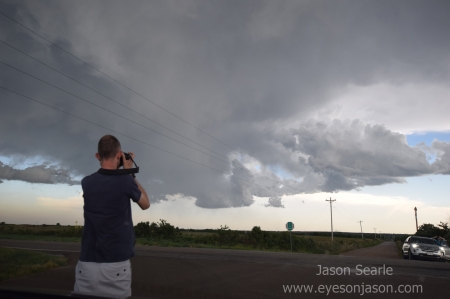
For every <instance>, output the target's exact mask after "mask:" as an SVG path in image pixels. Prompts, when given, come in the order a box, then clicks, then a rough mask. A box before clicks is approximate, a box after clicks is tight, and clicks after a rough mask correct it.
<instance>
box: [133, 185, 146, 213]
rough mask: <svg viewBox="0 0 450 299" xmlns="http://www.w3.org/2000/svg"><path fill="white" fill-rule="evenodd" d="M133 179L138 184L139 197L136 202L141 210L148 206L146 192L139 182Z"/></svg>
mask: <svg viewBox="0 0 450 299" xmlns="http://www.w3.org/2000/svg"><path fill="white" fill-rule="evenodd" d="M134 181H135V182H136V184H137V185H138V188H139V190H140V191H141V198H139V200H138V202H137V204H138V205H139V206H140V207H141V209H143V210H147V209H148V208H150V201H149V200H148V196H147V192H145V190H144V188H142V186H141V184H139V182H138V180H137V179H136V178H135V179H134Z"/></svg>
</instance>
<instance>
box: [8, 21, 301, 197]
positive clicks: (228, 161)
mask: <svg viewBox="0 0 450 299" xmlns="http://www.w3.org/2000/svg"><path fill="white" fill-rule="evenodd" d="M0 13H1V12H0ZM0 42H2V43H4V44H5V45H7V46H9V47H11V48H12V49H14V50H16V51H18V52H20V53H22V54H23V55H25V56H27V57H29V58H31V59H33V60H35V61H37V62H39V63H40V64H42V65H44V66H46V67H48V68H50V69H51V70H53V71H55V72H57V73H59V74H61V75H63V76H65V77H66V78H69V79H70V80H72V81H74V82H76V83H78V84H80V85H82V86H84V87H86V88H88V89H90V90H92V91H94V92H95V93H97V94H99V95H101V96H103V97H105V98H107V99H108V100H110V101H113V102H114V103H116V104H118V105H120V106H122V107H124V108H126V109H128V110H130V111H132V112H134V113H136V114H138V115H140V116H142V117H144V118H146V119H148V120H150V121H152V122H153V123H155V124H157V125H159V126H161V127H163V128H165V129H167V130H169V131H171V132H173V133H175V134H177V135H178V136H180V137H183V138H185V139H187V140H189V141H191V142H193V143H194V144H197V145H198V146H200V147H202V148H205V149H207V150H209V151H211V152H213V153H215V154H216V155H218V156H220V157H223V158H225V159H227V160H226V161H225V160H222V159H220V158H217V157H215V156H212V155H210V154H208V153H205V152H203V151H201V150H199V149H196V148H194V147H192V146H189V145H187V144H185V143H183V142H181V141H178V140H176V139H173V138H171V137H168V136H167V135H164V134H162V133H159V132H157V131H155V130H153V129H150V128H148V127H145V126H143V125H141V124H139V123H136V122H134V121H132V120H129V119H127V118H125V117H123V118H125V119H127V120H129V121H132V122H133V123H135V124H138V125H140V126H143V127H145V128H147V129H148V130H151V131H153V132H156V133H158V134H160V135H163V136H165V137H167V138H169V139H172V140H174V141H176V142H179V143H181V144H183V145H185V146H187V147H190V148H192V149H194V150H197V151H199V152H201V153H204V154H206V155H208V156H210V157H213V158H216V159H218V160H220V161H222V162H226V163H230V162H231V161H230V160H229V159H228V158H227V157H225V156H223V155H221V154H219V153H217V152H215V151H213V150H211V149H209V148H207V147H205V146H203V145H201V144H199V143H197V142H195V141H193V140H191V139H190V138H188V137H185V136H183V135H181V134H179V133H177V132H175V131H173V130H171V129H169V128H167V127H166V126H164V125H161V124H160V123H158V122H156V121H154V120H152V119H150V118H149V117H147V116H145V115H143V114H141V113H139V112H137V111H135V110H133V109H131V108H128V107H127V106H125V105H123V104H122V103H120V102H118V101H116V100H114V99H112V98H110V97H108V96H107V95H104V94H103V93H101V92H99V91H97V90H95V89H93V88H91V87H89V86H88V85H86V84H84V83H82V82H80V81H78V80H76V79H74V78H72V77H71V76H69V75H66V74H64V73H62V72H61V71H59V70H57V69H55V68H53V67H52V66H49V65H48V64H46V63H44V62H42V61H40V60H39V59H37V58H35V57H33V56H31V55H29V54H27V53H25V52H23V51H22V50H20V49H18V48H16V47H14V46H13V45H11V44H9V43H7V42H5V41H3V40H0ZM2 63H3V64H5V65H7V66H9V67H11V68H14V69H15V70H17V71H20V72H22V73H25V74H27V75H29V76H31V77H33V78H35V79H37V80H39V81H41V82H44V83H46V84H49V85H51V86H53V87H55V88H58V89H59V90H61V91H64V92H67V91H65V90H63V89H61V88H59V87H56V86H55V85H52V84H50V83H48V82H46V81H44V80H41V79H39V78H37V77H35V76H33V75H30V74H28V73H26V72H24V71H21V70H19V69H17V68H15V67H12V66H11V65H9V64H6V63H4V62H2ZM67 93H69V94H70V95H72V96H74V97H77V98H79V99H81V100H83V101H86V102H89V101H87V100H85V99H83V98H81V97H78V96H76V95H74V94H72V93H70V92H67ZM89 103H91V102H89ZM91 104H92V103H91ZM93 105H95V104H93ZM95 106H97V107H100V106H98V105H95ZM100 108H102V107H100ZM102 109H104V110H106V111H109V110H107V109H105V108H102ZM114 114H115V113H114ZM116 115H117V114H116ZM238 167H239V168H242V169H245V170H248V169H247V168H245V167H242V166H240V165H238ZM252 174H253V175H254V173H252ZM265 178H266V179H267V180H269V181H272V182H276V183H278V184H281V185H283V186H286V187H289V188H291V189H293V190H297V191H299V192H302V190H300V189H298V188H295V187H292V186H290V185H286V184H284V183H282V182H280V181H277V180H273V179H271V178H269V177H267V176H265Z"/></svg>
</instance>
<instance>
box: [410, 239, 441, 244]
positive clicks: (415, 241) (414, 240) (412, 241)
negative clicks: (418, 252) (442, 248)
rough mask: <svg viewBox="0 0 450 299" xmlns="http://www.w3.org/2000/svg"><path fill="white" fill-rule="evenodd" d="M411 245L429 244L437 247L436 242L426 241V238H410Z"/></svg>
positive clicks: (432, 240)
mask: <svg viewBox="0 0 450 299" xmlns="http://www.w3.org/2000/svg"><path fill="white" fill-rule="evenodd" d="M410 242H411V243H421V244H430V245H437V243H436V241H435V240H434V239H428V238H414V237H413V238H411V241H410Z"/></svg>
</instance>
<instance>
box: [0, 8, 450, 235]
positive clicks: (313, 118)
mask: <svg viewBox="0 0 450 299" xmlns="http://www.w3.org/2000/svg"><path fill="white" fill-rule="evenodd" d="M431 2H433V3H434V5H432V4H430V2H427V4H425V3H424V2H421V1H396V2H392V1H386V2H384V1H372V2H370V1H368V2H364V3H363V2H360V1H348V2H346V3H347V5H346V4H344V3H343V2H332V3H331V2H329V1H283V2H278V3H276V4H275V2H273V1H245V2H242V1H196V0H193V1H142V2H140V1H135V2H132V3H131V4H128V3H127V4H125V3H124V2H121V1H109V2H105V1H90V2H81V3H80V2H78V3H76V4H75V3H73V2H71V1H46V2H45V3H44V2H43V1H2V3H0V13H1V14H0V41H1V42H0V53H1V56H0V87H1V88H0V102H1V107H2V109H0V134H1V136H2V138H1V140H0V207H1V208H0V222H1V221H5V222H7V223H16V224H20V223H28V224H35V223H39V224H55V223H57V222H59V223H61V224H71V225H72V224H75V221H78V223H82V222H83V197H82V188H81V186H80V184H79V182H80V180H81V178H83V177H84V176H86V175H89V174H90V173H93V172H95V171H96V170H97V169H98V167H99V165H98V161H97V160H96V159H95V157H94V154H95V152H96V146H97V142H98V140H99V139H100V138H101V137H102V136H103V135H105V134H113V135H116V137H118V138H119V140H120V141H121V144H122V149H123V150H124V151H133V152H135V153H136V163H137V164H138V165H139V166H140V168H141V171H140V173H139V174H138V179H139V181H140V182H141V184H142V185H143V186H144V188H145V189H146V190H147V192H148V194H149V195H150V196H151V202H152V205H151V207H150V209H149V210H146V211H141V210H140V209H139V207H138V206H137V205H134V206H133V221H134V223H138V222H140V221H155V222H156V221H158V220H159V219H165V220H167V221H168V222H169V223H171V224H173V225H175V226H178V227H181V228H196V229H201V228H219V227H220V225H225V224H226V225H228V226H229V227H230V228H231V229H239V230H250V229H251V228H252V227H253V226H256V225H257V226H260V227H261V228H262V229H263V230H285V223H286V222H288V221H292V222H294V224H295V230H302V231H328V230H329V229H330V206H329V203H328V202H325V199H329V198H330V197H331V198H332V199H336V202H334V203H333V225H334V230H335V231H350V232H359V231H360V226H359V223H358V222H357V221H359V220H362V221H363V223H362V226H363V230H364V232H366V233H373V232H374V228H376V231H377V232H380V231H381V232H383V233H414V232H415V219H414V210H413V209H414V207H417V208H418V220H419V225H420V224H423V223H433V224H438V223H439V222H440V221H443V222H450V205H449V204H448V199H447V198H446V196H447V194H446V191H447V189H448V186H450V176H449V174H450V120H449V118H448V111H450V86H449V85H448V82H450V81H449V79H450V78H449V77H450V76H449V75H450V53H449V52H448V49H449V48H450V38H449V36H448V28H450V19H449V18H448V17H447V14H446V12H447V11H450V3H445V2H439V1H431ZM348 4H351V5H348ZM7 16H8V17H9V18H8V17H7ZM10 18H12V19H14V20H16V21H17V22H20V23H21V24H23V25H24V26H26V27H28V28H31V29H32V30H33V31H35V32H36V33H38V34H40V35H42V36H43V37H45V38H46V39H48V40H50V41H52V42H53V43H55V44H57V45H58V46H59V47H61V48H63V49H65V50H66V51H68V52H70V53H72V54H73V55H75V56H76V57H78V58H80V59H81V60H83V61H85V62H87V63H88V64H90V65H92V66H94V67H95V68H96V69H98V70H100V71H102V72H104V73H105V74H107V75H108V76H111V77H113V78H114V79H115V80H117V81H119V82H121V83H123V84H124V85H126V86H128V87H129V88H130V89H131V90H133V91H135V92H137V93H134V92H133V91H131V90H130V89H127V88H124V87H123V86H120V85H119V84H117V83H115V82H114V81H112V80H110V79H108V78H107V77H105V76H104V75H102V74H100V73H99V72H98V71H96V70H94V69H93V68H91V67H90V66H88V65H87V64H85V63H83V62H81V61H80V60H77V59H75V58H74V57H72V56H70V55H69V54H67V53H64V52H63V51H61V50H60V49H58V48H57V47H55V46H52V45H51V44H50V43H48V42H47V41H45V40H43V39H42V38H41V37H39V36H37V35H36V34H34V33H33V32H31V31H29V30H27V29H26V28H24V27H23V26H21V25H19V24H17V23H15V22H14V21H13V20H11V19H10ZM43 63H45V64H46V65H47V66H46V65H44V64H43ZM49 66H50V67H51V68H53V69H50V68H49ZM55 70H57V71H55ZM58 72H60V73H58ZM30 75H32V76H33V77H31V76H30ZM69 77H70V78H69ZM74 80H76V81H78V82H79V83H77V82H75V81H74ZM43 81H44V82H48V83H49V84H51V85H53V87H52V86H50V85H49V84H46V83H44V82H43ZM80 83H81V84H82V85H81V84H80ZM55 87H57V88H59V89H57V88H55ZM69 93H70V94H69ZM19 94H21V95H19ZM140 95H142V96H144V97H145V98H143V97H142V96H140ZM24 96H25V97H24ZM27 97H28V98H27ZM33 100H35V101H40V102H41V103H37V102H33ZM86 101H89V102H91V103H89V102H86ZM152 102H153V103H156V104H157V105H158V106H157V105H155V104H153V103H152ZM43 104H44V105H43ZM93 104H94V105H93ZM45 105H47V106H45ZM49 106H51V107H55V108H56V109H59V110H62V111H64V112H66V113H69V114H72V115H75V116H77V117H81V118H83V119H85V120H87V121H88V122H86V121H83V120H81V119H78V118H76V117H73V116H71V115H68V114H65V113H64V112H61V111H56V110H54V109H52V108H50V107H49ZM161 107H163V108H164V109H165V110H163V109H161ZM102 108H104V109H108V110H109V111H110V112H108V111H105V110H103V109H102ZM167 111H169V112H170V113H168V112H167ZM111 112H113V113H114V114H112V113H111ZM174 115H176V116H177V117H175V116H174ZM178 117H179V118H178ZM180 118H181V119H183V120H185V121H187V122H188V123H189V124H188V123H186V122H184V121H182V120H180ZM129 120H132V122H130V121H129ZM92 123H95V124H98V125H100V126H101V127H99V126H96V125H94V124H92ZM197 128H198V129H197ZM149 129H150V130H149ZM199 129H200V130H201V131H200V130H199ZM205 132H206V133H207V134H205ZM160 133H161V134H164V135H166V136H163V135H161V134H160ZM124 135H126V136H124ZM167 136H168V137H170V138H167ZM129 137H131V138H129ZM187 138H188V139H187ZM186 145H187V146H186ZM153 146H156V147H158V148H159V149H163V150H164V151H169V152H171V153H172V154H170V153H167V152H164V151H161V150H159V149H156V148H154V147H153ZM205 153H207V154H205ZM181 157H183V158H186V159H189V160H186V159H183V158H181ZM199 163H200V164H201V165H199ZM211 168H213V169H211Z"/></svg>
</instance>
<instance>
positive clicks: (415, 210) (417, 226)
mask: <svg viewBox="0 0 450 299" xmlns="http://www.w3.org/2000/svg"><path fill="white" fill-rule="evenodd" d="M414 213H415V214H416V232H417V231H418V230H419V225H418V224H417V208H416V207H414Z"/></svg>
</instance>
